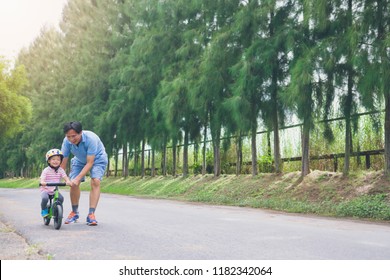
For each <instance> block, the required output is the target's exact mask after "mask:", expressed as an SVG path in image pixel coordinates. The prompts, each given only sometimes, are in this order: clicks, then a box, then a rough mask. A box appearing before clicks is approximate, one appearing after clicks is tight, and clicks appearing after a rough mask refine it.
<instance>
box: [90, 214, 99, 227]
mask: <svg viewBox="0 0 390 280" xmlns="http://www.w3.org/2000/svg"><path fill="white" fill-rule="evenodd" d="M97 224H98V222H97V221H96V219H95V214H94V213H91V214H89V215H88V216H87V225H89V226H97Z"/></svg>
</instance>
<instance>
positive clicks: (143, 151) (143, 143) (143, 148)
mask: <svg viewBox="0 0 390 280" xmlns="http://www.w3.org/2000/svg"><path fill="white" fill-rule="evenodd" d="M143 177H145V140H142V147H141V178H143Z"/></svg>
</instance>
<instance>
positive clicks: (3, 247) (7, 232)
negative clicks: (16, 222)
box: [0, 219, 48, 260]
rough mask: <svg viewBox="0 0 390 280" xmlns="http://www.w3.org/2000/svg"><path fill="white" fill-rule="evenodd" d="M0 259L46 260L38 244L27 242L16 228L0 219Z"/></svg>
mask: <svg viewBox="0 0 390 280" xmlns="http://www.w3.org/2000/svg"><path fill="white" fill-rule="evenodd" d="M0 259H1V260H47V259H48V257H47V256H44V255H43V254H42V253H41V252H40V250H39V248H38V246H36V245H34V244H29V243H28V241H27V240H26V239H25V238H24V237H23V236H21V235H20V234H19V233H18V232H16V230H15V229H14V228H13V227H11V226H9V225H7V224H6V223H5V222H4V221H2V220H1V219H0Z"/></svg>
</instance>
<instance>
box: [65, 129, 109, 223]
mask: <svg viewBox="0 0 390 280" xmlns="http://www.w3.org/2000/svg"><path fill="white" fill-rule="evenodd" d="M64 133H65V138H64V141H63V142H62V148H61V150H62V153H63V154H64V159H63V161H62V163H61V167H62V168H64V169H65V168H66V165H67V163H68V159H69V156H70V154H71V153H72V154H73V155H74V157H73V158H72V160H71V168H70V174H69V177H70V179H71V183H72V184H71V188H70V200H71V203H72V212H71V213H70V214H69V216H68V218H67V219H66V220H65V224H70V223H74V222H76V221H77V219H78V218H79V212H78V207H79V200H80V183H81V182H83V181H85V176H86V175H87V173H88V172H89V173H90V176H91V191H90V195H89V213H88V216H87V224H88V225H90V226H96V225H97V224H98V222H97V220H96V218H95V210H96V207H97V204H98V202H99V197H100V181H101V180H102V178H103V176H104V172H105V170H106V167H107V162H108V158H107V154H106V150H105V148H104V145H103V143H102V141H101V140H100V138H99V136H97V135H96V134H95V133H93V132H92V131H88V130H83V129H82V126H81V123H80V122H69V123H66V124H65V125H64Z"/></svg>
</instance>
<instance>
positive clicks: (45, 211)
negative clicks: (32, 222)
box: [41, 209, 49, 218]
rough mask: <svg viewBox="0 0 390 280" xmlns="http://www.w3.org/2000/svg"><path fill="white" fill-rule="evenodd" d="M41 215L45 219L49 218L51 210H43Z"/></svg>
mask: <svg viewBox="0 0 390 280" xmlns="http://www.w3.org/2000/svg"><path fill="white" fill-rule="evenodd" d="M41 215H42V217H43V218H45V217H47V216H48V215H49V210H47V209H43V210H42V211H41Z"/></svg>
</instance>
